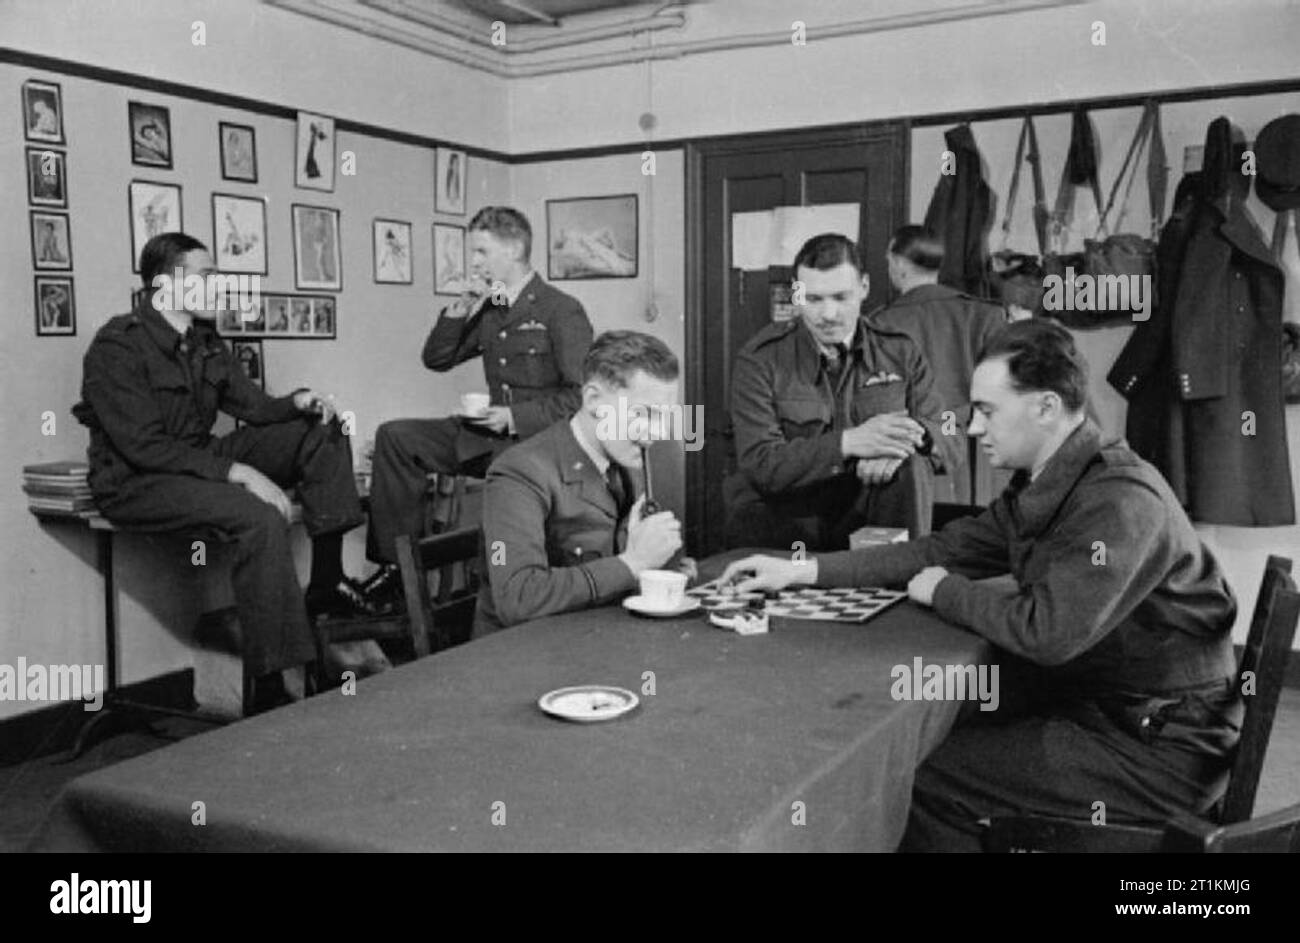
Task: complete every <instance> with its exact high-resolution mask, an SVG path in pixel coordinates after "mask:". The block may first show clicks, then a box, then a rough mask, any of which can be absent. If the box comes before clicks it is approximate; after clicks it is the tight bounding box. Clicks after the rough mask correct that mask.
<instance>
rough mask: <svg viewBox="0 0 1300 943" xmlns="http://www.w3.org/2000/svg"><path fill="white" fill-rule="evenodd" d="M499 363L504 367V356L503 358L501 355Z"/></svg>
mask: <svg viewBox="0 0 1300 943" xmlns="http://www.w3.org/2000/svg"><path fill="white" fill-rule="evenodd" d="M500 363H501V366H503V367H504V366H505V365H506V358H505V357H502V358H501V360H500Z"/></svg>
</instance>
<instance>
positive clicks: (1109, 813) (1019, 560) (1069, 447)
mask: <svg viewBox="0 0 1300 943" xmlns="http://www.w3.org/2000/svg"><path fill="white" fill-rule="evenodd" d="M1087 389H1088V368H1087V364H1086V362H1085V361H1084V359H1083V357H1082V356H1080V354H1079V353H1078V351H1077V350H1076V349H1075V346H1074V341H1073V340H1072V338H1071V337H1070V333H1069V332H1068V331H1066V330H1065V329H1064V328H1063V327H1061V326H1059V325H1057V324H1055V323H1054V322H1048V321H1038V320H1033V321H1020V322H1017V323H1015V324H1013V325H1011V326H1009V327H1007V328H1004V329H1003V330H1002V332H1000V333H999V334H998V335H997V336H996V337H995V338H994V340H993V342H992V343H991V345H990V346H989V347H988V348H987V349H986V350H985V351H984V353H983V354H982V356H981V359H980V363H979V365H978V366H977V367H976V369H975V376H974V379H973V381H972V384H971V399H972V401H973V402H974V405H975V413H974V417H973V419H972V421H971V425H970V430H969V431H970V435H972V436H975V437H977V438H979V439H980V440H981V442H980V445H981V447H982V448H983V449H984V450H985V451H986V452H987V453H988V454H989V457H990V458H991V459H992V462H993V464H994V466H995V467H1000V468H1010V469H1015V475H1014V476H1013V477H1012V480H1011V485H1010V486H1009V487H1008V488H1007V489H1006V491H1005V492H1004V493H1003V494H1002V496H1001V497H999V498H998V499H997V500H996V501H995V502H994V503H993V504H992V505H991V506H990V507H989V509H988V510H987V511H985V512H984V513H983V514H982V515H980V516H979V517H975V518H964V519H961V520H958V521H955V522H953V523H951V524H949V525H948V526H947V527H945V528H944V529H943V530H941V531H939V532H938V533H935V534H932V535H930V536H929V537H926V538H924V539H922V540H917V541H913V542H911V543H908V544H899V545H894V546H890V547H882V548H870V549H865V550H857V551H850V552H848V553H835V554H827V555H825V556H822V557H818V558H815V559H811V560H809V561H807V562H806V563H805V564H804V565H802V566H801V565H798V564H797V563H795V562H794V561H791V560H788V559H786V560H778V559H773V558H770V557H750V558H748V559H745V560H741V561H738V562H737V563H735V564H733V565H732V566H730V567H729V568H728V569H727V571H726V573H724V577H723V578H724V579H735V578H738V577H740V576H741V575H742V574H743V573H745V572H750V573H752V574H753V575H752V576H751V577H750V578H748V579H740V582H739V588H740V589H750V588H756V589H757V588H761V589H768V590H776V589H781V588H783V587H786V586H790V585H795V584H808V585H816V586H890V585H895V584H902V583H904V582H907V588H908V593H909V595H910V596H911V598H912V599H913V600H914V601H916V602H918V603H920V604H921V605H925V606H933V607H934V610H935V612H937V613H938V614H939V615H941V616H943V617H944V618H945V619H948V620H949V621H952V622H954V623H956V624H958V625H962V626H966V627H967V628H970V629H972V630H974V631H975V632H977V633H979V634H980V635H982V636H984V637H985V638H987V639H988V640H989V641H991V642H992V643H993V644H994V645H995V646H997V648H998V649H999V650H1000V651H998V652H997V657H998V658H999V659H1000V661H1001V668H1002V671H1001V672H1000V674H1001V679H1002V682H1003V685H1002V691H1001V692H1000V703H1001V707H1000V709H999V710H997V711H995V712H993V713H990V714H982V713H980V712H974V713H973V714H972V715H971V716H970V719H969V720H968V722H967V723H965V724H962V723H961V722H959V724H958V726H957V727H956V728H955V729H954V731H953V732H952V734H951V735H950V736H949V737H948V739H947V740H946V741H945V742H944V743H943V744H942V745H940V747H939V748H938V749H937V750H935V751H934V753H932V754H931V755H930V758H929V759H928V760H927V761H926V762H925V763H924V764H923V765H922V766H921V767H920V769H918V770H917V774H916V780H915V783H914V785H913V791H912V812H911V817H910V819H909V821H908V828H907V832H906V834H905V835H904V838H903V844H902V846H901V847H902V850H917V851H921V850H936V851H939V850H942V851H978V850H979V849H980V838H979V836H980V832H981V826H980V825H979V821H980V820H981V819H985V818H988V817H989V816H994V815H1006V814H1040V815H1060V816H1068V817H1073V818H1076V819H1087V818H1089V817H1090V816H1091V815H1092V814H1093V812H1094V809H1095V805H1094V804H1095V803H1097V802H1104V803H1105V809H1106V820H1107V821H1108V822H1111V823H1133V822H1141V823H1153V822H1160V821H1166V820H1168V818H1169V817H1170V816H1171V815H1173V814H1174V813H1177V812H1180V811H1184V812H1193V813H1200V812H1204V811H1205V810H1206V809H1207V808H1208V807H1209V806H1210V805H1212V803H1213V802H1214V801H1215V800H1216V799H1217V797H1218V796H1219V794H1221V792H1222V788H1223V786H1224V784H1225V779H1226V775H1227V769H1228V765H1229V762H1230V759H1231V752H1232V748H1233V746H1234V744H1235V743H1236V740H1237V735H1238V728H1239V724H1240V717H1241V705H1240V702H1239V700H1238V698H1237V695H1236V691H1235V689H1234V684H1233V680H1232V679H1233V675H1234V672H1235V664H1236V662H1235V658H1234V656H1233V651H1232V638H1231V632H1232V625H1233V620H1234V618H1235V615H1236V610H1237V606H1236V601H1235V599H1234V597H1233V594H1232V591H1231V589H1230V588H1229V587H1228V584H1227V582H1226V581H1225V580H1224V577H1223V573H1222V571H1221V570H1220V569H1219V565H1218V563H1217V562H1216V561H1215V559H1214V557H1213V556H1212V555H1211V554H1210V552H1209V551H1208V550H1207V549H1206V548H1205V547H1204V546H1203V545H1202V544H1201V542H1200V540H1199V539H1198V538H1197V536H1196V533H1195V532H1194V531H1193V529H1192V525H1191V522H1190V521H1189V520H1188V518H1187V515H1186V514H1185V513H1184V512H1183V509H1182V508H1181V507H1180V506H1179V504H1178V501H1177V500H1176V499H1175V498H1174V495H1173V493H1172V492H1171V491H1170V489H1169V486H1168V484H1166V482H1165V480H1164V479H1163V478H1162V477H1161V476H1160V473H1159V472H1158V471H1156V469H1155V468H1154V467H1153V466H1152V465H1150V464H1149V463H1147V462H1145V461H1143V460H1142V459H1141V458H1139V457H1138V456H1137V455H1136V454H1135V453H1134V452H1133V451H1132V450H1130V449H1129V448H1128V446H1127V445H1126V444H1124V443H1123V442H1122V441H1121V442H1117V443H1104V442H1103V441H1102V437H1101V433H1100V431H1099V430H1098V428H1097V427H1096V426H1095V425H1094V424H1093V422H1092V421H1091V420H1090V419H1088V418H1087V416H1086V414H1085V404H1086V397H1087ZM1005 573H1010V574H1012V575H1013V576H1014V577H1015V580H1016V582H1017V584H1018V585H1019V589H1018V591H1011V592H1008V590H1007V589H1006V588H1004V587H995V586H993V585H987V584H981V583H977V582H972V580H973V579H979V578H982V577H989V576H997V575H1000V574H1005ZM909 580H910V582H908V581H909ZM1008 681H1009V683H1008Z"/></svg>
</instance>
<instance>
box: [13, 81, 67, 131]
mask: <svg viewBox="0 0 1300 943" xmlns="http://www.w3.org/2000/svg"><path fill="white" fill-rule="evenodd" d="M22 101H23V137H24V138H26V139H27V140H28V141H36V142H39V143H42V144H63V143H65V141H64V139H63V87H62V86H61V85H59V83H58V82H45V81H42V80H40V79H28V80H27V81H26V82H24V83H23V88H22Z"/></svg>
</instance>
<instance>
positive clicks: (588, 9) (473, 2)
mask: <svg viewBox="0 0 1300 943" xmlns="http://www.w3.org/2000/svg"><path fill="white" fill-rule="evenodd" d="M444 5H445V6H448V7H455V8H460V9H463V10H464V11H466V12H468V13H473V14H477V15H478V16H480V17H482V18H483V19H485V20H489V21H496V20H500V21H501V22H503V23H507V24H510V25H515V26H524V25H534V24H539V23H540V24H543V25H546V26H563V25H564V21H565V20H566V19H568V18H569V17H572V16H577V15H580V14H583V13H598V12H605V11H609V10H623V9H626V8H629V7H646V6H649V7H656V6H663V5H664V3H663V0H444ZM645 12H649V11H645Z"/></svg>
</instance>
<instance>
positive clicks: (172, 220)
mask: <svg viewBox="0 0 1300 943" xmlns="http://www.w3.org/2000/svg"><path fill="white" fill-rule="evenodd" d="M127 203H128V205H129V209H130V213H131V271H133V272H138V271H140V250H141V249H143V248H144V244H145V243H146V242H148V241H149V240H150V239H152V238H153V237H154V236H157V235H159V234H160V233H165V232H184V231H185V223H184V220H183V219H182V217H181V188H180V185H179V184H174V183H154V182H153V181H151V180H132V181H131V183H130V184H129V185H128V187H127Z"/></svg>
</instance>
